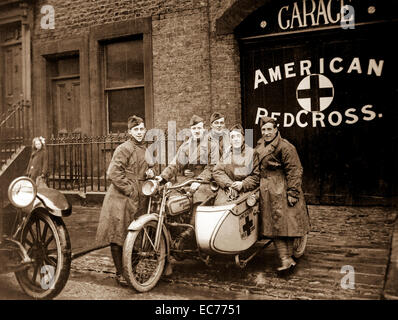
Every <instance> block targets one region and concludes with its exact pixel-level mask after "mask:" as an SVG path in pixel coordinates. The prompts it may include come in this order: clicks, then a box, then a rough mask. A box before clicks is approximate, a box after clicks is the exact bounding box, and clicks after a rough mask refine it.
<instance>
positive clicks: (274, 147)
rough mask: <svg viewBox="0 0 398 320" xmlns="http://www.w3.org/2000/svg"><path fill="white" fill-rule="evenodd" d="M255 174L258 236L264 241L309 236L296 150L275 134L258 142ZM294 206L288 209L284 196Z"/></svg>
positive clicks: (301, 169)
mask: <svg viewBox="0 0 398 320" xmlns="http://www.w3.org/2000/svg"><path fill="white" fill-rule="evenodd" d="M254 166H255V169H254V171H255V173H256V174H257V175H258V176H259V177H260V212H261V216H262V218H261V226H260V232H261V233H262V235H263V236H266V237H281V236H282V237H283V236H287V237H299V236H303V235H305V234H306V233H308V232H309V229H310V221H309V216H308V211H307V206H306V203H305V199H304V194H303V190H302V188H301V183H302V175H303V168H302V166H301V162H300V159H299V156H298V154H297V151H296V148H295V147H294V146H293V145H292V144H291V143H289V142H288V141H287V140H286V139H283V138H282V137H281V136H280V134H279V132H278V133H277V136H276V137H275V139H274V140H273V141H272V142H270V143H266V142H265V140H264V139H263V138H261V139H260V140H259V141H258V144H257V147H256V149H255V154H254ZM288 195H290V196H292V197H294V198H296V199H298V202H297V203H296V204H295V205H294V206H293V207H291V206H289V204H288V201H287V196H288Z"/></svg>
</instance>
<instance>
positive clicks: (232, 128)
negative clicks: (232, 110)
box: [229, 123, 245, 135]
mask: <svg viewBox="0 0 398 320" xmlns="http://www.w3.org/2000/svg"><path fill="white" fill-rule="evenodd" d="M229 131H230V132H232V131H238V132H240V133H241V134H242V135H244V134H245V131H244V130H243V127H242V125H241V124H240V123H237V124H234V125H233V126H232V127H231V128H230V129H229Z"/></svg>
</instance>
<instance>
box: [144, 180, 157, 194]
mask: <svg viewBox="0 0 398 320" xmlns="http://www.w3.org/2000/svg"><path fill="white" fill-rule="evenodd" d="M158 185H159V181H157V180H152V179H151V180H147V181H145V182H144V183H143V184H142V193H143V194H144V195H146V196H151V195H153V194H154V193H155V192H156V190H157V189H158Z"/></svg>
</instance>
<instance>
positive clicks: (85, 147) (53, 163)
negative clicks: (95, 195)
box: [46, 133, 168, 193]
mask: <svg viewBox="0 0 398 320" xmlns="http://www.w3.org/2000/svg"><path fill="white" fill-rule="evenodd" d="M128 138H129V136H128V135H127V133H121V134H109V135H106V136H96V137H89V136H81V135H80V134H68V135H64V136H59V137H51V138H50V139H48V141H47V143H46V146H47V147H46V148H47V153H48V176H47V185H48V186H49V187H50V188H54V189H59V190H71V191H81V192H83V193H86V192H104V191H106V190H107V189H108V187H109V185H110V181H109V180H108V179H107V176H106V172H107V169H108V167H109V164H110V161H111V159H112V156H113V153H114V151H115V149H116V147H117V146H118V145H120V144H121V143H123V142H125V141H126V140H127V139H128ZM162 141H163V142H165V143H160V142H161V141H160V140H159V141H157V142H156V143H158V144H159V145H161V146H163V148H164V152H167V149H166V148H167V145H168V143H167V141H165V140H162ZM165 154H166V153H165ZM166 165H167V160H166V161H165V162H163V164H161V163H156V168H157V171H158V172H159V171H160V170H161V169H162V168H163V167H165V166H166Z"/></svg>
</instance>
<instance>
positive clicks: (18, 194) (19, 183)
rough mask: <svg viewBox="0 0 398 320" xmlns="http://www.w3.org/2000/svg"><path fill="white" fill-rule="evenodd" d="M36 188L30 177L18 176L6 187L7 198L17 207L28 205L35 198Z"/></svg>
mask: <svg viewBox="0 0 398 320" xmlns="http://www.w3.org/2000/svg"><path fill="white" fill-rule="evenodd" d="M36 194H37V188H36V185H35V184H34V182H33V181H32V179H30V178H28V177H19V178H16V179H15V180H14V181H12V182H11V183H10V186H9V187H8V199H9V200H10V202H11V204H12V205H13V206H15V207H17V208H25V207H28V206H30V205H31V204H32V203H33V201H34V200H35V198H36Z"/></svg>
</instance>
